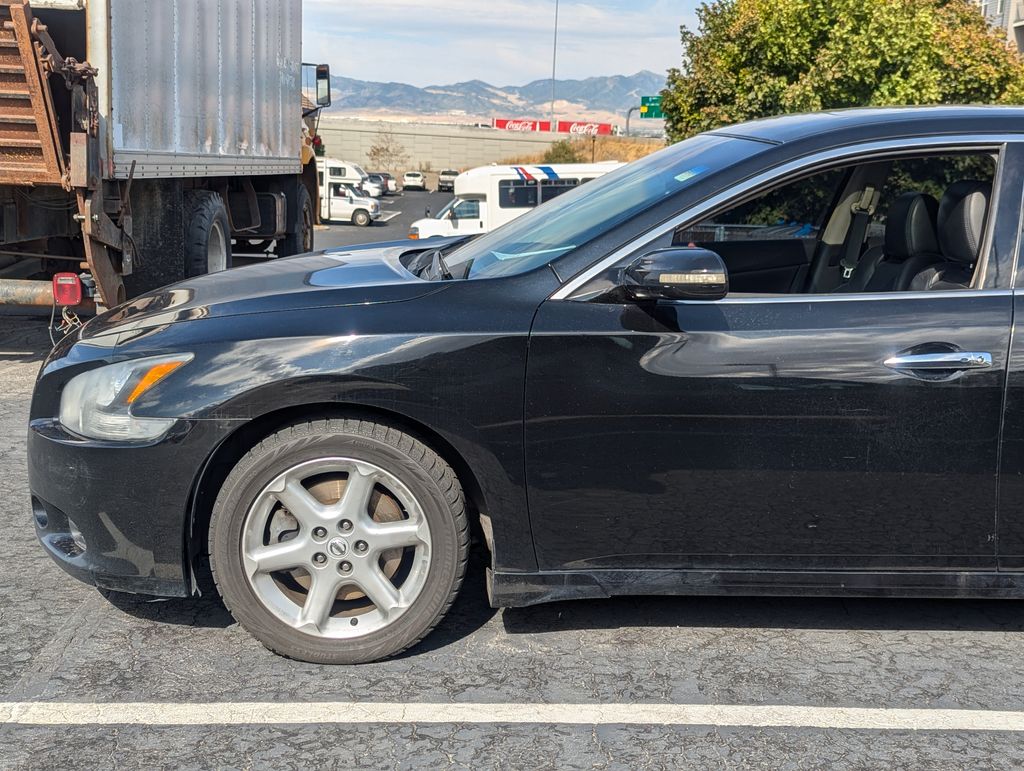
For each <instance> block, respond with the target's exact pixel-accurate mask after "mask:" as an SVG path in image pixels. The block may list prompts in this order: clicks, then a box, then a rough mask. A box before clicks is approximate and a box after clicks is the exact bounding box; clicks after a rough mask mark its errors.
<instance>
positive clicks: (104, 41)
mask: <svg viewBox="0 0 1024 771" xmlns="http://www.w3.org/2000/svg"><path fill="white" fill-rule="evenodd" d="M301 29H302V0H159V2H157V1H149V0H0V304H15V305H52V304H53V303H54V301H55V297H54V286H57V283H55V282H54V281H53V279H54V277H55V276H57V275H58V274H59V275H60V276H61V277H63V278H62V280H64V281H67V280H69V276H70V277H71V279H77V280H80V282H81V287H80V288H81V289H82V290H83V292H82V295H83V299H82V303H83V306H84V305H88V304H90V303H93V304H95V305H97V306H100V307H112V306H113V305H115V304H117V303H119V302H121V301H123V300H124V299H126V298H127V297H131V296H133V295H136V294H139V293H141V292H143V291H147V290H149V289H152V288H155V287H157V286H161V285H163V284H167V283H170V282H173V281H178V280H181V279H185V278H188V277H191V276H195V275H200V274H203V273H207V272H212V271H217V270H224V269H226V268H228V267H230V266H231V255H232V250H233V248H235V249H238V250H241V251H249V250H250V249H249V248H248V247H250V246H255V247H256V248H257V250H258V251H270V252H271V253H272V254H276V255H277V256H287V255H291V254H297V253H300V252H304V251H309V250H311V249H312V248H313V226H314V222H315V216H316V212H317V209H318V186H317V178H316V163H315V159H314V158H313V157H312V152H311V151H310V148H309V132H308V131H304V125H305V124H304V120H303V119H304V117H308V116H309V114H310V113H312V112H315V111H316V110H318V109H320V108H322V107H324V106H327V105H329V104H330V73H329V70H328V68H327V67H326V66H324V65H303V62H302V56H301V48H302V40H301ZM303 67H306V68H307V70H306V71H305V72H304V71H303ZM308 74H311V75H312V77H309V78H307V77H306V75H308ZM304 83H313V86H312V88H313V90H314V92H315V93H314V94H313V95H312V96H311V97H309V96H307V97H306V98H303V85H304ZM58 293H60V292H59V290H58Z"/></svg>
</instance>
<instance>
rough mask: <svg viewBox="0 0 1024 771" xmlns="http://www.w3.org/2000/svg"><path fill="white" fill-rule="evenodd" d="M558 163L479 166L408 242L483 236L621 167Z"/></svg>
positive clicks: (464, 176)
mask: <svg viewBox="0 0 1024 771" xmlns="http://www.w3.org/2000/svg"><path fill="white" fill-rule="evenodd" d="M622 165H623V164H622V163H619V162H618V161H607V162H604V163H560V164H553V165H550V166H548V165H542V166H481V167H479V168H476V169H470V170H469V171H467V172H464V173H462V174H460V175H459V176H458V177H457V178H456V179H455V198H453V199H452V200H451V201H450V202H449V203H448V205H447V206H445V207H444V208H443V209H441V210H440V211H439V212H438V213H437V214H436V215H434V216H431V215H430V214H429V213H428V214H427V215H426V216H425V217H424V218H423V219H420V220H416V222H414V223H413V224H412V226H411V227H410V228H409V238H412V239H421V238H434V237H436V236H459V235H480V234H482V233H487V232H490V231H491V230H494V229H495V228H497V227H500V226H502V225H504V224H505V223H506V222H511V221H512V220H514V219H515V218H516V217H519V216H521V215H523V214H525V213H526V212H528V211H530V209H532V208H534V207H535V206H538V205H539V204H541V203H544V202H545V201H550V200H551V199H553V198H556V197H558V196H559V195H561V194H562V193H566V192H568V191H570V190H572V189H574V188H576V187H578V186H579V185H582V184H584V183H586V182H589V181H590V180H592V179H597V178H598V177H600V176H603V175H604V174H607V173H608V172H610V171H614V170H615V169H617V168H619V167H620V166H622Z"/></svg>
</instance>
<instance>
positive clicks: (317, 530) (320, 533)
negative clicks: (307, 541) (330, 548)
mask: <svg viewBox="0 0 1024 771" xmlns="http://www.w3.org/2000/svg"><path fill="white" fill-rule="evenodd" d="M313 537H314V538H326V537H327V531H326V530H325V529H324V528H322V527H314V528H313Z"/></svg>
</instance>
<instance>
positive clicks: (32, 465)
mask: <svg viewBox="0 0 1024 771" xmlns="http://www.w3.org/2000/svg"><path fill="white" fill-rule="evenodd" d="M233 425H235V424H232V423H227V422H222V421H180V422H179V423H178V424H177V425H176V426H175V427H174V428H173V429H172V430H171V431H170V432H169V433H168V434H167V436H166V437H164V438H163V439H161V440H159V441H158V442H155V443H150V444H146V445H124V444H118V443H112V442H92V441H84V440H81V439H79V438H77V437H74V436H71V435H69V434H68V433H67V432H66V431H64V429H63V428H62V427H61V426H60V425H59V424H58V423H56V422H55V421H52V420H34V421H32V423H31V425H30V427H29V434H28V472H29V488H30V491H31V494H32V514H33V519H34V521H35V529H36V536H37V537H38V538H39V542H40V543H41V544H42V546H43V548H44V549H45V551H46V553H47V554H49V555H50V557H51V558H52V559H53V560H54V561H55V562H56V563H57V564H58V565H60V567H61V568H63V569H64V570H65V571H66V572H68V573H69V574H71V575H72V576H74V577H75V578H77V579H79V580H81V581H84V582H85V583H89V584H94V585H95V586H98V587H100V588H104V589H113V590H116V591H125V592H135V593H139V594H153V595H158V596H163V597H184V596H188V595H191V594H192V592H193V579H192V574H191V569H190V564H189V562H190V560H189V554H188V548H187V543H188V538H189V535H190V533H189V530H190V525H191V521H192V508H193V500H194V491H195V488H196V483H197V482H198V480H199V477H200V475H201V472H202V470H203V468H204V467H205V465H206V462H207V459H208V458H209V457H210V456H211V454H212V453H213V451H214V450H215V449H216V447H217V446H218V445H219V443H220V442H221V441H222V440H223V439H224V438H225V437H226V436H227V434H228V433H229V431H230V428H231V427H232V426H233Z"/></svg>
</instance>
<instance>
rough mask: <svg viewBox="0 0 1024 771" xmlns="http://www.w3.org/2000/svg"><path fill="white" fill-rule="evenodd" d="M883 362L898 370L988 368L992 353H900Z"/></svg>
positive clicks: (990, 364) (990, 363)
mask: <svg viewBox="0 0 1024 771" xmlns="http://www.w3.org/2000/svg"><path fill="white" fill-rule="evenodd" d="M882 363H883V364H884V365H885V366H887V367H888V368H889V369H894V370H897V371H905V370H935V369H938V370H951V369H955V370H961V369H987V368H988V367H991V366H992V354H991V353H985V352H982V351H943V352H941V353H902V354H900V353H898V354H896V355H895V356H890V357H889V358H888V359H886V360H885V361H883V362H882Z"/></svg>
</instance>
